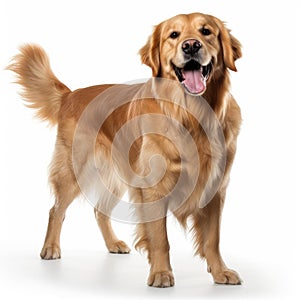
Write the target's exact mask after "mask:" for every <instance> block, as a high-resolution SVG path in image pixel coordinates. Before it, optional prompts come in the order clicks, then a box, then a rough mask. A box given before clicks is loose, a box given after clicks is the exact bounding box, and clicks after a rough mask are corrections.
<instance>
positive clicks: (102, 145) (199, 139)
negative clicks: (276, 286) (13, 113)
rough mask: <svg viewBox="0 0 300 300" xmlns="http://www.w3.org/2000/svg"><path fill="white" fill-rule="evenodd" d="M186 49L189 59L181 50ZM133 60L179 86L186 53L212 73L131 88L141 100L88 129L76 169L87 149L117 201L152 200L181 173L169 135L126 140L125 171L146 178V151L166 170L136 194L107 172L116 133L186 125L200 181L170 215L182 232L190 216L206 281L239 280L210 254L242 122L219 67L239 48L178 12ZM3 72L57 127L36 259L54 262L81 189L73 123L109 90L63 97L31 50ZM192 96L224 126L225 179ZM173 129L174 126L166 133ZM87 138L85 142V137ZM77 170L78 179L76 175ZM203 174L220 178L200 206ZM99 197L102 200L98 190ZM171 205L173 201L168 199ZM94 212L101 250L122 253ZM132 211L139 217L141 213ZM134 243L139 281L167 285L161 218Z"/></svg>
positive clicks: (40, 56) (104, 219) (198, 17)
mask: <svg viewBox="0 0 300 300" xmlns="http://www.w3.org/2000/svg"><path fill="white" fill-rule="evenodd" d="M189 47H190V49H189ZM188 51H190V52H188ZM191 51H192V52H191ZM193 51H194V52H195V53H194V54H193ZM186 52H187V53H188V54H185V53H186ZM190 53H192V54H190ZM140 55H141V59H142V62H143V63H144V64H146V65H148V66H150V67H151V69H152V74H153V77H155V78H163V79H164V78H165V79H170V80H172V81H174V82H176V83H178V80H179V79H178V78H177V75H176V72H175V69H176V68H178V69H179V70H181V72H183V74H185V76H186V77H188V76H189V75H188V74H187V72H189V71H187V70H185V69H184V68H185V66H184V62H183V61H184V60H186V57H187V56H188V57H190V56H191V55H194V56H195V57H196V59H197V60H198V62H199V63H200V64H201V65H203V67H201V68H202V69H201V70H203V68H204V66H208V64H210V63H211V65H212V70H211V74H210V75H209V77H208V79H207V81H206V82H205V80H204V79H201V80H202V81H203V82H202V83H201V82H198V79H195V82H192V83H191V82H187V80H186V83H185V84H186V85H187V86H188V87H187V86H186V87H185V88H184V87H183V85H179V87H176V88H174V89H172V88H171V87H170V86H172V83H170V86H168V83H164V82H162V83H160V82H158V83H157V84H156V85H155V86H156V90H155V92H153V89H152V90H151V91H152V93H154V94H155V95H153V97H152V98H151V97H150V98H149V97H148V98H147V99H146V98H144V99H143V97H142V96H143V95H144V94H143V93H145V90H147V89H148V87H149V86H148V85H149V84H150V86H152V85H151V84H152V83H151V82H150V83H145V84H140V85H137V87H136V89H135V90H134V92H135V93H136V92H137V93H139V92H140V91H141V90H143V92H140V97H139V98H142V99H141V100H139V101H137V100H136V101H132V102H130V103H126V104H125V105H122V106H120V107H118V108H117V109H116V110H115V111H113V112H112V113H111V114H110V115H109V117H108V118H107V119H106V120H105V122H104V123H103V124H102V125H103V126H102V127H101V128H100V130H99V132H98V133H97V139H96V145H95V149H88V150H87V149H85V151H87V155H86V156H84V155H83V156H82V158H80V159H79V162H78V169H79V170H84V169H85V167H86V165H87V164H88V161H89V157H90V154H91V153H93V151H94V150H95V153H96V156H95V157H96V162H95V163H96V164H97V163H99V169H100V170H101V172H103V173H105V178H106V179H107V182H106V184H107V185H108V186H109V188H110V189H112V190H114V193H115V194H116V195H117V197H119V198H120V197H122V195H123V194H124V192H125V191H126V190H127V189H128V190H129V194H130V198H131V200H132V201H133V202H135V203H151V202H153V201H155V200H159V199H161V198H162V197H164V196H165V195H167V194H168V193H169V192H170V191H171V190H172V188H173V187H174V186H175V184H176V182H177V181H178V178H179V175H180V171H181V170H182V168H181V165H182V164H183V162H182V159H180V157H179V150H178V149H177V147H176V146H177V145H174V143H173V142H172V141H171V140H170V139H168V138H165V137H164V136H162V135H158V134H147V135H146V136H144V137H140V138H138V139H136V140H135V141H134V143H133V145H132V146H131V147H130V151H129V162H130V167H131V168H132V170H134V172H136V173H138V174H139V175H141V176H146V175H147V173H148V172H149V169H148V166H149V165H148V163H149V159H150V158H151V157H152V156H153V155H155V154H160V155H161V156H162V157H164V158H165V161H166V164H165V168H166V169H165V173H164V174H163V176H162V178H161V180H160V181H159V182H158V183H157V184H155V185H154V186H147V187H145V188H142V187H140V188H139V187H134V186H127V185H126V184H125V183H124V182H122V181H120V179H119V178H118V176H115V174H114V168H112V164H113V162H112V160H113V158H112V156H111V147H112V143H113V139H114V136H115V135H116V133H117V132H118V130H119V129H120V128H121V127H122V126H123V125H125V124H126V123H127V122H129V121H131V120H134V118H135V117H137V116H139V117H140V116H145V115H147V116H148V115H149V116H150V115H152V114H160V115H164V116H168V117H171V118H173V119H175V120H176V121H178V123H180V124H182V125H183V126H184V127H185V128H186V130H187V132H189V134H190V135H191V137H192V139H193V141H194V143H195V144H196V149H197V152H198V153H197V154H198V156H199V158H200V161H201V166H200V176H198V177H196V178H195V180H196V181H195V188H194V190H193V192H192V193H191V195H190V196H189V197H188V199H187V200H186V201H185V202H183V204H182V205H180V206H178V207H176V209H173V210H172V211H173V214H174V215H175V217H176V218H177V219H178V220H179V222H180V223H181V224H182V225H183V226H186V224H187V219H190V220H191V222H192V230H193V233H194V240H195V248H196V252H197V254H199V255H200V256H201V257H202V258H205V259H206V261H207V264H208V271H209V272H211V274H212V276H213V278H214V281H215V282H217V283H226V284H239V283H240V282H241V280H240V278H239V276H238V274H237V273H236V272H235V271H233V270H230V269H228V268H227V266H226V265H225V263H224V262H223V260H222V257H221V254H220V251H219V235H220V219H221V212H222V207H223V204H224V198H225V192H226V187H227V184H228V181H229V172H230V168H231V165H232V162H233V159H234V155H235V150H236V139H237V135H238V132H239V127H240V122H241V116H240V110H239V107H238V105H237V104H236V102H235V100H234V99H233V97H232V95H231V94H230V92H229V88H230V82H229V72H228V69H231V70H233V71H236V67H235V63H234V62H235V60H236V59H238V58H239V57H241V46H240V43H239V42H238V40H237V39H236V38H234V37H233V36H232V35H231V34H230V32H229V30H228V29H226V27H225V26H224V24H223V23H222V22H221V21H220V20H219V19H217V18H215V17H213V16H209V15H204V14H200V13H194V14H189V15H178V16H175V17H173V18H171V19H169V20H166V21H164V22H162V23H160V24H159V25H157V26H156V27H155V29H154V31H153V34H152V35H151V36H150V38H149V40H148V42H147V43H146V45H145V46H144V47H143V48H142V49H141V50H140ZM174 65H175V66H174ZM9 69H10V70H12V71H14V72H15V73H16V74H17V75H18V81H17V82H18V83H19V84H20V85H22V86H23V91H22V96H23V98H24V99H25V100H26V101H27V102H28V105H29V107H32V108H35V109H36V112H37V116H38V117H40V118H41V119H43V120H47V121H49V122H50V123H51V124H53V125H57V128H58V133H57V142H56V149H55V153H54V156H53V161H52V163H51V172H50V183H51V185H52V187H53V192H54V195H55V205H54V206H53V208H52V209H51V210H50V216H49V225H48V230H47V234H46V238H45V243H44V246H43V249H42V251H41V257H42V258H43V259H57V258H60V256H61V251H60V231H61V227H62V223H63V220H64V216H65V212H66V209H67V208H68V206H69V204H70V203H71V202H72V201H73V200H74V198H76V197H77V196H78V195H79V194H80V192H81V190H80V186H79V184H78V178H77V175H76V174H75V172H74V169H73V167H74V166H73V162H72V146H73V143H74V140H73V139H74V134H75V131H76V126H77V124H78V122H79V120H80V117H81V116H82V114H83V112H84V110H85V109H86V108H87V106H88V105H89V104H90V103H92V100H93V99H94V98H96V97H97V96H98V95H101V93H103V92H105V91H108V90H109V89H110V88H114V86H113V85H98V86H92V87H88V88H84V89H79V90H76V91H74V92H72V91H70V89H69V88H67V87H66V86H65V85H64V84H63V83H61V82H60V81H59V80H58V79H57V78H56V77H55V75H54V74H53V73H52V71H51V68H50V65H49V61H48V58H47V55H46V54H45V52H44V51H43V50H42V49H41V48H40V47H38V46H36V45H25V46H23V47H21V49H20V53H19V54H18V55H16V56H15V58H14V60H13V62H12V64H11V65H10V66H9ZM198 71H199V70H198V69H197V70H196V71H194V70H193V71H191V72H194V73H193V74H198V73H199V72H198ZM197 72H198V73H197ZM190 81H192V79H190ZM196 81H197V82H196ZM183 83H184V82H183ZM199 86H200V87H199ZM117 88H119V89H121V90H122V91H123V93H127V92H126V87H122V86H120V87H117ZM193 88H195V89H198V91H196V92H191V90H192V89H193ZM164 93H166V94H164ZM200 94H201V95H202V96H203V97H204V98H205V99H206V101H207V103H208V104H209V107H210V108H211V109H212V110H213V111H214V113H215V116H216V117H217V119H218V121H219V123H220V126H221V128H222V130H223V134H224V138H225V147H226V149H225V150H226V154H225V156H226V165H225V169H224V174H221V175H220V171H219V170H218V169H217V168H218V166H217V164H215V163H214V161H213V155H212V153H213V151H214V148H213V147H214V146H212V145H210V144H211V141H209V139H208V137H207V136H206V134H205V132H204V131H203V130H202V129H201V127H200V126H199V124H198V122H197V120H196V119H195V117H193V116H192V113H191V110H193V109H194V108H195V109H197V107H198V106H199V105H198V104H197V103H199V102H198V101H197V99H198V98H197V97H199V96H200ZM160 95H166V97H168V98H169V99H172V101H173V102H170V101H164V100H160V99H157V98H159V97H160ZM170 95H171V96H170ZM156 96H158V97H156ZM160 98H162V97H160ZM101 101H102V100H100V102H99V103H100V104H99V105H100V106H104V105H107V103H104V102H103V101H102V102H101ZM193 103H194V104H193ZM193 105H194V106H193ZM197 105H198V106H197ZM185 107H189V108H190V110H189V111H187V110H185V109H184V108H185ZM204 115H205V114H204ZM203 118H204V117H203ZM163 122H164V121H163ZM209 122H210V121H209ZM211 123H213V121H211ZM89 126H90V125H87V128H86V129H87V130H86V131H87V132H91V128H90V127H89ZM153 126H155V125H153ZM163 126H166V128H167V130H169V131H172V130H173V129H174V128H173V129H172V128H171V127H172V126H171V125H170V124H167V123H166V124H161V123H160V124H158V127H163ZM142 127H143V123H141V125H139V128H138V130H141V128H142ZM175 127H176V126H175ZM167 130H166V131H167ZM176 130H177V129H176V128H175V130H173V131H174V132H175V131H176ZM86 138H88V133H87V135H86ZM215 142H216V143H218V140H217V137H215ZM84 143H85V138H83V139H82V144H83V145H84ZM180 143H181V145H180ZM178 144H179V147H182V146H183V148H184V146H186V145H183V144H185V142H182V141H181V142H180V141H179V142H178ZM185 148H186V150H185V151H184V152H186V153H185V155H186V157H188V156H189V155H192V154H190V152H189V151H190V148H189V147H185ZM216 149H217V146H216ZM121 150H122V149H121ZM88 151H90V153H89V152H88ZM216 151H219V150H216ZM219 152H220V151H219ZM186 165H187V166H185V168H186V169H187V171H188V172H187V173H188V174H190V176H191V178H192V176H193V175H192V174H193V170H192V169H193V166H189V165H188V163H187V164H186ZM118 169H119V171H120V172H121V173H122V174H123V176H124V177H126V176H127V178H129V175H127V169H126V168H123V167H122V163H120V165H118ZM80 172H81V171H80ZM80 172H79V175H80V174H81V173H80ZM82 172H83V173H84V171H82ZM212 174H215V175H212ZM80 176H81V175H80ZM210 176H215V177H217V176H222V178H221V181H220V184H219V186H218V190H217V192H216V193H215V194H214V196H213V198H212V199H210V201H208V202H207V203H206V205H202V206H201V203H200V200H199V199H200V198H201V195H202V193H204V186H205V185H206V184H207V182H208V181H209V178H210ZM82 177H84V176H82ZM89 180H92V179H91V178H84V179H83V180H82V181H81V183H82V184H83V185H87V184H88V183H87V181H89ZM129 181H130V180H128V182H129ZM89 183H90V182H89ZM212 185H213V183H212ZM91 188H92V189H97V184H95V185H92V187H91ZM100 194H101V193H100ZM101 195H102V196H103V194H101ZM106 200H107V201H106V204H105V205H107V207H109V208H108V210H109V211H111V210H112V209H113V206H114V205H115V204H116V203H114V202H113V203H109V204H107V203H108V200H109V199H106ZM174 201H175V203H176V199H175V200H174ZM104 202H105V201H104ZM169 206H172V203H168V204H167V205H165V206H162V207H161V209H162V211H164V212H166V210H167V209H168V208H170V207H169ZM98 208H99V209H98ZM98 208H97V207H96V208H95V216H96V219H97V222H98V225H99V228H100V229H101V232H102V234H103V237H104V240H105V243H106V245H107V248H108V250H109V251H110V252H113V253H128V252H129V251H130V249H129V247H128V246H127V245H126V244H125V243H124V242H123V241H120V240H119V239H118V238H117V237H116V235H115V234H114V232H113V229H112V227H111V223H110V218H109V215H106V214H104V213H103V211H102V210H101V204H99V207H98ZM137 213H141V214H142V212H137ZM136 241H137V243H136V247H137V248H141V249H144V250H146V251H147V253H148V259H149V263H150V275H149V278H148V284H149V285H150V286H156V287H169V286H173V285H174V277H173V274H172V268H171V265H170V260H169V243H168V238H167V231H166V216H165V214H163V215H162V217H161V218H158V219H155V220H151V221H149V222H144V223H140V224H138V228H137V239H136Z"/></svg>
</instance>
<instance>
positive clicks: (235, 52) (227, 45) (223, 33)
mask: <svg viewBox="0 0 300 300" xmlns="http://www.w3.org/2000/svg"><path fill="white" fill-rule="evenodd" d="M214 19H215V21H216V23H217V25H218V27H219V30H220V33H219V39H220V43H221V46H222V51H223V60H224V64H225V66H226V67H227V68H229V69H230V70H232V71H237V69H236V66H235V63H234V62H235V61H236V60H237V59H238V58H240V57H242V49H241V48H242V46H241V43H240V42H239V41H238V40H237V39H236V38H235V37H234V36H233V35H232V34H231V33H230V30H228V29H227V28H226V27H225V25H224V23H223V22H222V21H220V20H219V19H217V18H214Z"/></svg>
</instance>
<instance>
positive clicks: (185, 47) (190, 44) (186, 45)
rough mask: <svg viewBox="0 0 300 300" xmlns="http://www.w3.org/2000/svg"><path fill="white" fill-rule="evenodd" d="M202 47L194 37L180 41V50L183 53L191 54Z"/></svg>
mask: <svg viewBox="0 0 300 300" xmlns="http://www.w3.org/2000/svg"><path fill="white" fill-rule="evenodd" d="M201 47H202V45H201V43H200V42H199V41H198V40H195V39H189V40H186V41H184V42H183V43H182V46H181V48H182V51H183V52H184V53H185V54H190V55H193V54H195V53H197V52H198V51H199V49H200V48H201Z"/></svg>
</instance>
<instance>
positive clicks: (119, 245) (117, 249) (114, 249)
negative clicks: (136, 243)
mask: <svg viewBox="0 0 300 300" xmlns="http://www.w3.org/2000/svg"><path fill="white" fill-rule="evenodd" d="M107 248H108V251H109V252H110V253H119V254H128V253H130V248H129V247H128V246H127V245H126V243H125V242H123V241H116V242H114V243H112V244H111V245H109V246H108V247H107Z"/></svg>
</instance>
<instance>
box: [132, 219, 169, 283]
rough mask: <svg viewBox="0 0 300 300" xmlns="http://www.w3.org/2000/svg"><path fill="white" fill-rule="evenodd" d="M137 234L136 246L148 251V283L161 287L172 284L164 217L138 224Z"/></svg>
mask: <svg viewBox="0 0 300 300" xmlns="http://www.w3.org/2000/svg"><path fill="white" fill-rule="evenodd" d="M137 235H138V243H137V245H136V247H137V248H142V249H144V250H146V251H147V252H148V259H149V263H150V274H149V278H148V285H149V286H153V287H162V288H164V287H170V286H173V285H174V276H173V273H172V268H171V265H170V257H169V248H170V247H169V242H168V237H167V230H166V217H165V218H163V219H160V220H157V221H152V222H147V223H144V224H140V225H139V226H138V231H137Z"/></svg>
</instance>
